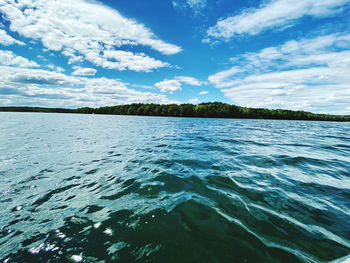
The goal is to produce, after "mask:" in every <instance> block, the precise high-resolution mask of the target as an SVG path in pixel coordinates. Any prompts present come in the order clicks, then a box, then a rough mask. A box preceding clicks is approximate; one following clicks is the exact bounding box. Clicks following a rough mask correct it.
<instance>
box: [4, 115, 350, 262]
mask: <svg viewBox="0 0 350 263" xmlns="http://www.w3.org/2000/svg"><path fill="white" fill-rule="evenodd" d="M349 254H350V123H334V122H305V121H278V120H236V119H195V118H159V117H131V116H102V115H74V114H40V113H0V260H1V259H2V261H4V262H74V261H75V262H159V263H163V262H214V263H215V262H230V263H236V262H237V263H240V262H252V263H257V262H268V263H270V262H272V263H273V262H283V263H285V262H293V263H295V262H330V261H332V260H336V259H339V258H343V257H346V256H348V255H349Z"/></svg>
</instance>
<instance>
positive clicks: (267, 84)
mask: <svg viewBox="0 0 350 263" xmlns="http://www.w3.org/2000/svg"><path fill="white" fill-rule="evenodd" d="M232 62H233V63H234V66H233V67H232V68H231V69H229V70H225V71H221V72H218V73H216V74H214V75H212V76H210V77H209V81H210V82H211V83H212V84H213V85H215V86H216V87H217V88H220V89H222V91H223V92H224V94H225V95H226V96H227V97H228V98H230V99H231V100H232V101H233V102H234V103H238V104H239V105H243V106H251V107H267V108H288V109H294V110H301V109H302V110H309V111H313V112H329V113H336V114H350V112H349V111H348V110H346V107H347V105H348V104H349V101H350V86H349V83H350V35H341V34H332V35H326V36H320V37H317V38H313V39H301V40H299V41H295V40H293V41H288V42H286V43H284V44H283V45H281V46H276V47H269V48H266V49H263V50H261V51H260V52H257V53H246V54H243V55H241V56H238V57H236V58H233V59H232Z"/></svg>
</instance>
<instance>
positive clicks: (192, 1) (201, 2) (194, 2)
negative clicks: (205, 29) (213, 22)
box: [186, 0, 207, 9]
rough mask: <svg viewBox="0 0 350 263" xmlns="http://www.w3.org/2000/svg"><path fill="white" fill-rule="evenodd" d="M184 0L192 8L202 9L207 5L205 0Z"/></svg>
mask: <svg viewBox="0 0 350 263" xmlns="http://www.w3.org/2000/svg"><path fill="white" fill-rule="evenodd" d="M186 2H187V4H188V5H189V7H190V8H192V9H202V8H204V7H206V5H207V1H206V0H187V1H186Z"/></svg>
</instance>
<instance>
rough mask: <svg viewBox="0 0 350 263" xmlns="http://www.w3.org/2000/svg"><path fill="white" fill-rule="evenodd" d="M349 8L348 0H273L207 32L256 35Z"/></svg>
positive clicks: (223, 35)
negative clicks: (302, 19)
mask: <svg viewBox="0 0 350 263" xmlns="http://www.w3.org/2000/svg"><path fill="white" fill-rule="evenodd" d="M346 6H349V1H348V0H323V1H319V0H303V1H294V0H270V1H267V2H264V3H263V4H262V5H261V6H260V7H259V8H256V9H247V10H243V11H242V12H241V13H240V14H237V15H234V16H230V17H228V18H225V19H220V20H219V21H218V22H217V23H216V25H215V26H213V27H211V28H209V29H208V31H207V34H208V37H213V38H219V39H229V38H231V37H233V36H235V35H241V34H249V35H256V34H259V33H260V32H262V31H264V30H267V29H273V28H279V29H281V28H283V27H285V26H286V25H288V26H290V25H293V24H295V23H296V22H297V20H298V19H300V18H302V17H304V16H311V17H314V18H321V17H327V16H331V15H334V14H337V13H339V12H341V11H342V10H343V9H344V8H345V7H346Z"/></svg>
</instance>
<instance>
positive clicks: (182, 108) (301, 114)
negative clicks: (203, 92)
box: [0, 102, 350, 121]
mask: <svg viewBox="0 0 350 263" xmlns="http://www.w3.org/2000/svg"><path fill="white" fill-rule="evenodd" d="M0 111H17V112H48V113H49V112H52V113H53V112H55V113H80V114H112V115H140V116H167V117H200V118H240V119H242V118H244V119H279V120H314V121H350V115H347V116H345V115H329V114H315V113H311V112H306V111H292V110H281V109H277V110H271V109H263V108H247V107H241V106H236V105H231V104H227V103H222V102H208V103H200V104H198V105H193V104H181V105H178V104H168V105H164V104H153V103H149V104H143V103H133V104H129V105H117V106H110V107H100V108H89V107H84V108H79V109H61V108H41V107H0Z"/></svg>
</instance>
